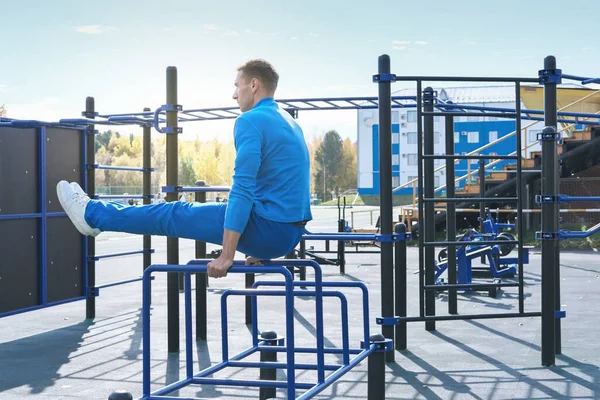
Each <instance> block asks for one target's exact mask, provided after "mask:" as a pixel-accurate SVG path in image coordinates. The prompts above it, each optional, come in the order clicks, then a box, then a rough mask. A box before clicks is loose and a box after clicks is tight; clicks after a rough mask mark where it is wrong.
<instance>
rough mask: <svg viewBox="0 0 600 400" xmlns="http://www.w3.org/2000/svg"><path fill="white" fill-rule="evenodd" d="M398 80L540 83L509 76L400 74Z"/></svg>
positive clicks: (534, 79)
mask: <svg viewBox="0 0 600 400" xmlns="http://www.w3.org/2000/svg"><path fill="white" fill-rule="evenodd" d="M395 81H396V82H406V81H422V82H423V81H425V82H511V83H516V82H529V83H540V80H539V78H517V77H515V78H509V77H506V78H504V77H483V76H398V75H396V78H395Z"/></svg>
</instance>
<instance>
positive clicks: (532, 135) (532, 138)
mask: <svg viewBox="0 0 600 400" xmlns="http://www.w3.org/2000/svg"><path fill="white" fill-rule="evenodd" d="M538 133H542V130H541V129H536V130H533V129H530V130H529V142H530V143H531V142H537V141H538V138H537V135H538Z"/></svg>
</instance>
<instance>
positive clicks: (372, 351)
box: [141, 260, 392, 400]
mask: <svg viewBox="0 0 600 400" xmlns="http://www.w3.org/2000/svg"><path fill="white" fill-rule="evenodd" d="M209 261H210V260H193V261H190V262H189V263H188V265H151V266H149V267H148V268H147V269H146V270H145V271H144V277H143V310H142V315H143V384H142V385H143V395H142V397H141V399H144V400H146V399H147V400H152V399H183V398H181V397H170V396H168V395H169V393H172V392H173V391H176V390H179V389H181V388H183V387H185V386H188V385H191V384H211V385H223V386H244V387H260V388H271V389H273V388H281V389H284V388H285V389H287V399H290V400H291V399H302V400H305V399H310V398H312V397H313V396H315V395H317V394H318V393H320V392H321V391H323V390H324V389H326V388H327V387H328V386H329V385H331V384H332V383H333V382H335V381H336V380H337V379H339V378H340V377H341V376H343V375H344V374H345V373H347V372H348V371H350V370H351V369H352V368H354V367H355V366H356V365H358V364H359V363H360V362H361V361H363V360H364V359H365V358H367V357H370V356H371V357H377V355H379V358H378V364H379V365H378V366H377V368H376V370H377V373H378V374H379V375H382V374H383V373H384V372H383V371H384V368H381V367H382V366H383V365H384V358H383V357H382V356H381V354H382V353H384V352H389V351H391V350H392V342H391V340H385V339H383V337H372V336H370V335H369V303H368V292H367V288H366V286H365V285H364V284H362V283H359V282H326V283H324V282H323V281H322V272H321V267H320V266H319V265H318V264H317V263H316V262H314V261H311V260H285V264H286V266H282V265H281V263H277V262H265V265H264V266H252V267H247V266H244V262H243V261H236V262H235V263H234V265H233V266H232V267H231V269H230V270H229V273H268V274H281V275H282V276H283V278H284V281H280V282H272V281H269V282H256V283H255V285H254V287H253V288H252V289H243V290H233V289H232V290H226V291H224V292H223V293H222V295H221V307H222V310H221V311H222V312H221V318H222V319H221V329H222V354H223V360H222V361H221V362H220V363H219V364H217V365H214V366H211V367H209V368H206V369H204V370H202V371H200V372H197V373H194V371H193V365H194V359H193V351H192V348H193V335H192V294H191V292H192V281H191V274H192V273H197V274H198V273H206V264H207V263H208V262H209ZM288 265H294V266H304V267H309V268H313V269H314V273H315V281H314V282H301V283H300V282H293V276H292V274H291V273H290V271H289V270H288V269H287V266H288ZM156 272H167V273H173V272H177V273H180V272H181V273H183V274H184V298H185V310H184V314H185V354H186V368H185V370H186V377H185V378H184V379H182V380H180V381H178V382H175V383H172V384H170V385H168V386H166V387H164V388H162V389H159V390H157V391H154V392H152V393H151V392H150V332H151V329H150V303H151V280H152V274H153V273H156ZM300 284H302V285H303V286H310V287H314V290H310V291H307V290H301V291H298V290H294V287H295V286H298V285H300ZM260 286H283V287H284V290H265V289H258V287H260ZM323 287H358V288H360V289H361V290H362V293H363V326H364V338H363V340H362V341H361V348H350V345H349V339H348V309H347V306H348V305H347V301H346V298H345V296H344V295H343V294H342V293H341V292H339V291H324V290H323ZM230 296H252V297H253V308H254V312H253V318H254V323H253V327H252V336H253V337H252V343H253V345H252V347H250V348H248V349H246V350H244V351H242V352H241V353H239V354H237V355H235V356H229V340H228V328H227V325H228V319H227V299H228V297H230ZM258 296H284V297H285V308H286V315H285V325H286V329H285V333H286V339H285V340H284V339H280V338H277V339H271V340H265V339H261V338H259V334H258V326H257V321H258V316H257V314H258V306H257V297H258ZM295 296H314V298H315V311H316V332H315V336H316V347H314V348H312V347H303V348H296V347H295V334H294V297H295ZM324 296H332V297H338V298H339V299H340V301H341V306H342V307H341V311H342V338H343V340H342V343H343V345H342V349H338V348H326V347H325V344H324V336H323V297H324ZM257 352H283V353H285V354H286V362H285V363H277V362H246V361H243V359H245V358H246V357H248V356H250V355H252V354H255V353H257ZM296 353H314V354H316V355H317V363H316V364H297V363H295V354H296ZM325 354H342V356H343V360H344V363H343V365H332V364H326V363H325ZM350 355H354V356H355V357H354V358H352V359H351V358H350ZM369 365H370V366H371V363H370V364H369ZM227 367H244V368H269V369H273V368H279V369H282V368H285V369H286V376H287V380H286V381H285V382H283V381H268V380H236V379H215V378H207V376H208V375H211V374H214V373H215V372H218V371H221V370H223V369H225V368H227ZM298 369H300V370H316V371H317V375H318V382H317V383H307V382H296V370H298ZM328 371H329V372H332V373H331V374H330V375H328V376H326V372H328ZM374 380H377V382H378V383H379V384H380V385H379V387H375V385H374V384H373V383H372V382H369V397H368V398H369V400H376V399H377V400H379V399H380V398H381V397H380V396H381V394H382V393H384V390H385V388H384V387H381V386H382V385H381V383H383V382H385V381H384V379H383V377H382V376H376V377H375V378H374ZM297 389H300V390H306V392H304V393H303V394H302V395H301V396H300V397H296V390H297Z"/></svg>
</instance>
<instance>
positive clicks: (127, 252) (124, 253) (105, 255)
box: [90, 249, 154, 261]
mask: <svg viewBox="0 0 600 400" xmlns="http://www.w3.org/2000/svg"><path fill="white" fill-rule="evenodd" d="M133 254H154V249H143V250H134V251H124V252H121V253H110V254H103V255H100V256H94V257H90V259H93V260H95V261H98V260H101V259H103V258H111V257H121V256H130V255H133Z"/></svg>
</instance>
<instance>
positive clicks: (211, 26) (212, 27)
mask: <svg viewBox="0 0 600 400" xmlns="http://www.w3.org/2000/svg"><path fill="white" fill-rule="evenodd" d="M202 27H203V28H204V30H205V31H216V30H217V29H219V27H218V26H217V25H215V24H204V25H203V26H202Z"/></svg>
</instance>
